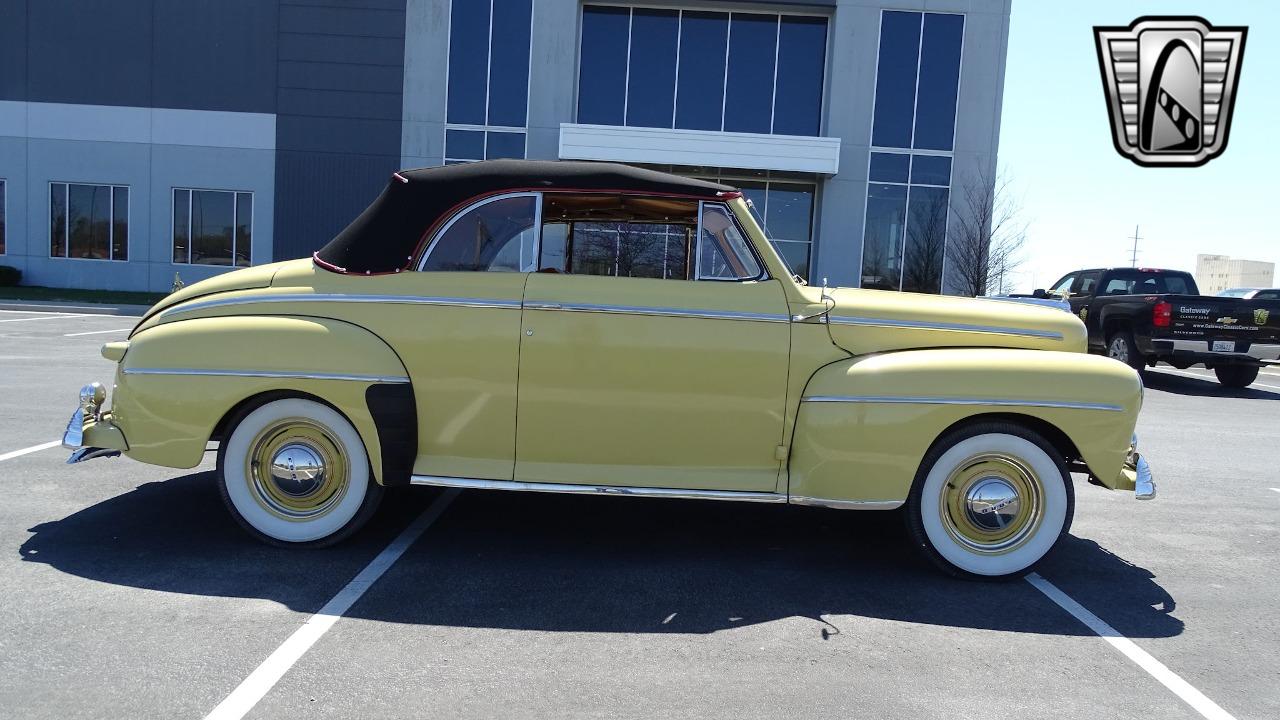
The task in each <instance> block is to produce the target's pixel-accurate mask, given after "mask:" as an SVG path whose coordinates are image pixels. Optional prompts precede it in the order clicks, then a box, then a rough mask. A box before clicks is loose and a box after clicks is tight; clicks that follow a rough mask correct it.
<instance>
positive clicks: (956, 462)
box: [906, 422, 1075, 579]
mask: <svg viewBox="0 0 1280 720" xmlns="http://www.w3.org/2000/svg"><path fill="white" fill-rule="evenodd" d="M1074 512H1075V491H1074V488H1073V487H1072V484H1071V476H1070V475H1069V474H1068V473H1067V470H1066V466H1065V465H1064V464H1063V462H1062V458H1061V457H1060V456H1059V454H1058V453H1057V452H1056V451H1055V450H1054V448H1053V446H1052V445H1050V444H1049V443H1048V442H1047V441H1045V439H1044V438H1042V437H1040V436H1039V435H1038V434H1036V433H1034V432H1032V431H1030V430H1028V429H1026V428H1024V427H1022V426H1020V425H1014V424H1011V423H1002V422H984V423H977V424H973V425H969V426H967V427H962V428H959V429H957V430H955V431H952V432H950V433H948V434H947V435H946V436H944V437H943V438H941V439H940V440H939V441H938V442H937V443H936V444H935V445H934V447H932V448H931V449H930V450H929V452H928V453H927V454H926V455H925V458H924V460H923V462H921V464H920V469H919V471H918V472H917V474H916V479H915V483H914V484H913V485H912V488H911V494H910V496H909V497H908V499H907V513H906V518H907V527H908V530H909V531H910V533H911V536H912V539H913V540H914V542H915V545H916V546H917V548H919V549H920V550H921V551H922V552H923V553H924V554H925V555H926V556H927V557H928V558H929V559H930V560H932V561H933V562H934V563H935V564H937V565H938V566H939V567H941V568H942V569H943V570H944V571H946V572H948V573H950V574H952V575H956V576H960V577H972V578H993V579H994V578H1007V577H1016V576H1020V575H1022V574H1024V573H1026V572H1027V571H1028V570H1029V569H1030V568H1031V567H1032V566H1033V565H1034V564H1035V563H1036V562H1038V561H1039V560H1040V559H1041V558H1043V557H1044V556H1045V554H1046V553H1048V552H1049V550H1050V549H1052V548H1053V546H1054V545H1055V544H1056V543H1057V542H1058V539H1059V538H1060V537H1061V536H1062V535H1064V534H1065V533H1066V532H1067V530H1068V529H1069V528H1070V527H1071V519H1072V516H1073V515H1074Z"/></svg>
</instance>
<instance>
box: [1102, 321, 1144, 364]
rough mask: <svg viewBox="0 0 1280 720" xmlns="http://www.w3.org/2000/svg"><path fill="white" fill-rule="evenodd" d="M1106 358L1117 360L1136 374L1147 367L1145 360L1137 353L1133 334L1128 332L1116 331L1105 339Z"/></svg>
mask: <svg viewBox="0 0 1280 720" xmlns="http://www.w3.org/2000/svg"><path fill="white" fill-rule="evenodd" d="M1107 357H1109V358H1111V359H1112V360H1119V361H1120V362H1122V363H1124V364H1125V365H1128V366H1129V367H1131V368H1133V369H1134V370H1137V371H1138V372H1142V371H1143V370H1144V369H1146V367H1147V361H1146V359H1144V358H1143V357H1142V355H1140V354H1139V353H1138V346H1137V344H1136V343H1134V341H1133V333H1131V332H1129V331H1128V330H1120V331H1117V332H1115V333H1113V334H1112V335H1111V336H1110V337H1108V338H1107Z"/></svg>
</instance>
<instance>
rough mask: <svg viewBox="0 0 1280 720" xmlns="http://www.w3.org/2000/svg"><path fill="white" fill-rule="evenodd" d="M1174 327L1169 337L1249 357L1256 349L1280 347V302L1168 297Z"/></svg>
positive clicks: (1171, 328)
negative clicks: (1252, 348)
mask: <svg viewBox="0 0 1280 720" xmlns="http://www.w3.org/2000/svg"><path fill="white" fill-rule="evenodd" d="M1163 299H1164V301H1165V302H1168V303H1169V304H1170V305H1172V307H1171V308H1170V323H1169V328H1168V331H1167V334H1166V335H1165V337H1168V338H1171V339H1174V340H1184V339H1185V340H1193V341H1204V342H1206V343H1207V347H1206V348H1205V349H1206V350H1208V351H1210V352H1224V353H1241V354H1247V353H1249V350H1250V348H1251V347H1252V346H1253V345H1255V344H1258V345H1276V344H1280V302H1277V301H1274V300H1242V299H1240V298H1227V297H1208V296H1177V295H1172V296H1167V297H1165V298H1163Z"/></svg>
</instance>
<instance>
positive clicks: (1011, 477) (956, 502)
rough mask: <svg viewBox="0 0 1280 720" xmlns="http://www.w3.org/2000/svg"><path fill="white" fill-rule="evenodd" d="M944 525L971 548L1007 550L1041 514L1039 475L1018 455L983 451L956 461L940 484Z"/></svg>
mask: <svg viewBox="0 0 1280 720" xmlns="http://www.w3.org/2000/svg"><path fill="white" fill-rule="evenodd" d="M941 501H942V502H941V503H940V507H939V513H940V515H941V519H942V526H943V527H944V528H945V529H946V531H947V534H948V535H950V536H951V538H952V540H954V541H955V542H956V543H957V544H958V545H961V546H963V547H964V548H966V549H968V550H969V551H971V552H975V553H979V554H984V555H995V554H1001V553H1007V552H1010V551H1012V550H1014V549H1016V548H1018V547H1020V546H1021V545H1022V544H1023V543H1025V542H1026V541H1027V540H1029V539H1030V538H1031V537H1033V536H1034V535H1035V534H1036V531H1037V530H1038V529H1039V528H1040V524H1041V522H1042V521H1043V520H1044V491H1043V486H1042V485H1041V482H1040V478H1039V477H1037V476H1036V474H1035V472H1034V471H1033V470H1032V469H1031V467H1030V466H1029V465H1028V464H1027V463H1026V462H1024V461H1022V460H1020V459H1019V458H1016V457H1013V456H1011V455H1006V454H1003V453H982V454H980V455H975V456H973V457H971V458H969V459H967V460H965V461H964V462H962V463H960V464H959V465H958V466H957V467H956V469H955V470H953V471H952V472H951V475H950V476H949V477H948V478H947V482H946V484H945V485H943V486H942V498H941Z"/></svg>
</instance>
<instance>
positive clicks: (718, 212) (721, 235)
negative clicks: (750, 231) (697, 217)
mask: <svg viewBox="0 0 1280 720" xmlns="http://www.w3.org/2000/svg"><path fill="white" fill-rule="evenodd" d="M701 225H702V231H701V233H700V234H699V237H698V279H699V280H754V279H755V278H758V277H760V263H759V261H757V260H756V257H755V255H754V254H752V252H751V245H750V244H749V243H748V242H747V239H746V237H744V236H743V234H742V231H741V230H740V229H739V228H738V225H737V223H735V222H734V221H733V214H732V213H731V212H730V211H729V208H727V207H725V206H724V205H720V204H710V203H704V204H703V210H702V223H701Z"/></svg>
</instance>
